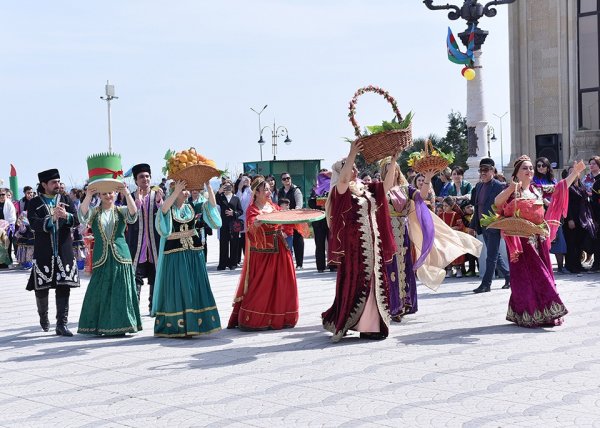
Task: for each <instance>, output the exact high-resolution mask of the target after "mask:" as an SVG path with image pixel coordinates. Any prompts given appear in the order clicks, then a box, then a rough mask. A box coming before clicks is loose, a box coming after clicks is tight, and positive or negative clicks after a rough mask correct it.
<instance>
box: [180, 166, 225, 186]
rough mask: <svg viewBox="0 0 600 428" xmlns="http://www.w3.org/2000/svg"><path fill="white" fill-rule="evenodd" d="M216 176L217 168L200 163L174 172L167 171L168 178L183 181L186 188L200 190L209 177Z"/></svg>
mask: <svg viewBox="0 0 600 428" xmlns="http://www.w3.org/2000/svg"><path fill="white" fill-rule="evenodd" d="M218 176H219V170H218V169H217V168H214V167H212V166H210V165H206V164H202V163H199V164H196V165H191V166H188V167H186V168H183V169H181V170H179V171H177V172H174V173H172V172H169V179H170V180H176V181H185V184H186V185H185V188H186V190H200V189H202V188H204V183H208V182H209V181H210V179H211V178H213V177H218Z"/></svg>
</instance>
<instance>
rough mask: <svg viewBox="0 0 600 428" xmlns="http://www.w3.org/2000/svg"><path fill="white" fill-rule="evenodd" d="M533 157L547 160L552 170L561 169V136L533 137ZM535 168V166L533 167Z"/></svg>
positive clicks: (545, 135) (543, 135)
mask: <svg viewBox="0 0 600 428" xmlns="http://www.w3.org/2000/svg"><path fill="white" fill-rule="evenodd" d="M535 157H536V158H541V157H544V158H548V160H549V161H550V165H552V168H553V169H557V168H562V138H561V134H542V135H536V136H535ZM534 167H535V165H534Z"/></svg>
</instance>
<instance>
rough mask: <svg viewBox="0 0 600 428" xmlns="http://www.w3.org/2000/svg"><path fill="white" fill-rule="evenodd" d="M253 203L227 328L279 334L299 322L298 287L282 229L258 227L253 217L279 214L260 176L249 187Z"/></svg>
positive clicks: (249, 213) (276, 226)
mask: <svg viewBox="0 0 600 428" xmlns="http://www.w3.org/2000/svg"><path fill="white" fill-rule="evenodd" d="M251 189H252V202H251V203H250V205H249V206H248V209H247V210H246V242H247V244H246V245H247V248H246V253H245V254H246V256H245V258H244V266H243V269H242V275H241V276H240V282H239V285H238V289H237V292H236V294H235V299H234V301H233V312H232V313H231V317H230V318H229V325H228V326H227V328H235V327H239V328H240V329H242V330H268V329H274V330H278V329H281V328H290V327H294V326H295V325H296V323H297V322H298V286H297V285H296V271H295V270H294V262H293V261H292V254H291V253H290V250H289V248H288V246H287V244H286V243H285V239H284V238H283V234H282V232H281V225H277V224H265V223H261V222H260V221H258V220H257V219H256V217H257V216H258V215H260V214H263V213H270V212H273V211H278V210H279V207H278V206H277V205H276V204H275V203H273V202H272V200H271V188H270V186H269V183H268V182H266V181H265V178H264V177H263V176H261V175H259V176H257V177H255V178H254V180H253V181H252V185H251Z"/></svg>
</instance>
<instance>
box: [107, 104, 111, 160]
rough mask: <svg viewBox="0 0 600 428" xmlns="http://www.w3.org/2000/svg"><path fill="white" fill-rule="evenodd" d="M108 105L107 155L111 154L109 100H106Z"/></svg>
mask: <svg viewBox="0 0 600 428" xmlns="http://www.w3.org/2000/svg"><path fill="white" fill-rule="evenodd" d="M106 104H107V105H108V153H112V128H111V125H110V99H107V100H106Z"/></svg>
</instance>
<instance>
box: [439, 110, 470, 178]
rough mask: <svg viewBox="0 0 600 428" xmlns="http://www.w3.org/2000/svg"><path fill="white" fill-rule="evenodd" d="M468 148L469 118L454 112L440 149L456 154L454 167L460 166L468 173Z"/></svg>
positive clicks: (451, 113)
mask: <svg viewBox="0 0 600 428" xmlns="http://www.w3.org/2000/svg"><path fill="white" fill-rule="evenodd" d="M467 146H468V143H467V118H466V117H464V116H463V115H462V114H460V112H454V111H452V112H450V114H449V115H448V131H447V132H446V137H444V139H443V140H442V146H441V147H440V149H442V150H443V151H450V152H452V153H454V163H453V164H452V166H460V167H462V168H463V169H464V170H465V171H466V170H467V169H468V168H469V167H468V166H467V158H468V151H467ZM442 147H443V148H442Z"/></svg>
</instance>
